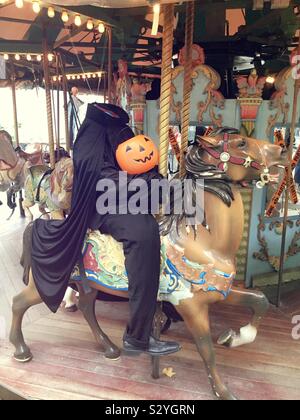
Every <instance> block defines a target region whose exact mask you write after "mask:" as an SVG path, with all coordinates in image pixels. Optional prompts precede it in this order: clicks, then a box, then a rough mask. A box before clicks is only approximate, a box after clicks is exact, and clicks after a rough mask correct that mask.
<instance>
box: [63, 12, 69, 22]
mask: <svg viewBox="0 0 300 420" xmlns="http://www.w3.org/2000/svg"><path fill="white" fill-rule="evenodd" d="M61 19H62V21H63V22H64V23H67V22H69V15H68V12H66V11H64V12H62V15H61Z"/></svg>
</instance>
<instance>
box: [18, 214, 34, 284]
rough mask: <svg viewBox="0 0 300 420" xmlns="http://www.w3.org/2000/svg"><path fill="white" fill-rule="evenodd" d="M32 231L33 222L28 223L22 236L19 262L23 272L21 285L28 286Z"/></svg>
mask: <svg viewBox="0 0 300 420" xmlns="http://www.w3.org/2000/svg"><path fill="white" fill-rule="evenodd" d="M32 231H33V222H32V223H29V225H28V226H27V227H26V229H25V232H24V234H23V251H22V256H21V260H20V264H21V266H22V267H23V268H24V271H23V283H24V284H25V285H26V286H28V283H29V273H30V269H31V251H32Z"/></svg>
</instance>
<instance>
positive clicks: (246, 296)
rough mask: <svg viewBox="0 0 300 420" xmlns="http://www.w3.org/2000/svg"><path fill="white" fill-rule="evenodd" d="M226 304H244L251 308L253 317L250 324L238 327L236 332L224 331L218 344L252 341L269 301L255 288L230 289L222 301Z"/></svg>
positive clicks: (236, 344)
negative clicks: (238, 329) (237, 332)
mask: <svg viewBox="0 0 300 420" xmlns="http://www.w3.org/2000/svg"><path fill="white" fill-rule="evenodd" d="M224 302H225V303H227V304H228V305H233V306H244V307H247V308H250V309H252V311H253V318H252V320H251V322H250V324H248V325H246V326H245V327H243V328H241V329H240V333H239V334H236V333H235V332H234V331H233V330H229V331H226V332H225V333H224V334H222V336H221V337H220V338H219V340H218V344H221V345H224V346H227V347H239V346H242V345H244V344H250V343H253V342H254V341H255V339H256V336H257V331H258V327H259V326H260V323H261V320H262V318H263V317H264V316H265V314H266V313H267V311H268V309H269V301H268V299H267V298H266V296H265V295H264V294H263V293H262V292H258V291H256V290H243V289H232V291H231V293H230V295H229V296H228V298H227V299H226V301H224Z"/></svg>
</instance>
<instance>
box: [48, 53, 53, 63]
mask: <svg viewBox="0 0 300 420" xmlns="http://www.w3.org/2000/svg"><path fill="white" fill-rule="evenodd" d="M53 58H54V57H53V54H51V53H50V54H48V61H49V62H50V63H51V62H52V61H53Z"/></svg>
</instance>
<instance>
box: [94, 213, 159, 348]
mask: <svg viewBox="0 0 300 420" xmlns="http://www.w3.org/2000/svg"><path fill="white" fill-rule="evenodd" d="M100 230H101V233H104V234H108V235H111V236H112V237H113V238H114V239H116V240H117V241H118V242H122V243H123V247H124V254H125V266H126V270H127V274H128V280H129V304H130V321H129V324H128V327H127V331H126V333H125V336H124V338H125V339H126V340H127V341H128V342H129V343H130V344H133V345H135V346H139V347H141V348H146V347H147V346H148V344H149V338H150V335H151V329H152V323H153V318H154V315H155V310H156V302H157V294H158V289H159V277H160V236H159V227H158V224H157V222H156V220H155V218H154V217H153V216H152V215H130V214H126V215H107V216H105V217H104V219H103V223H102V224H101V229H100Z"/></svg>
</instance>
